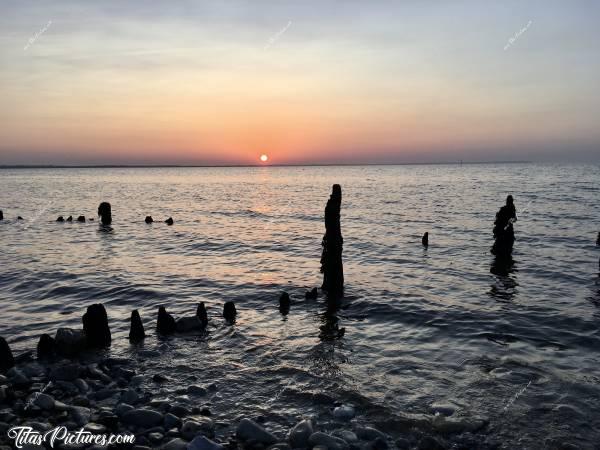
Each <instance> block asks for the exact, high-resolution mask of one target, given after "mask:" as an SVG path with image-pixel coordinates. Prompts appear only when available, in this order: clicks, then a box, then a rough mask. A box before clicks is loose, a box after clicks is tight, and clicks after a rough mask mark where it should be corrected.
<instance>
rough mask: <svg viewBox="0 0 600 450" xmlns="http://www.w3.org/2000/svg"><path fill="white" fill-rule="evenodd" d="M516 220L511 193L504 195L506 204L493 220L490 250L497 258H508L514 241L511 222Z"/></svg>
mask: <svg viewBox="0 0 600 450" xmlns="http://www.w3.org/2000/svg"><path fill="white" fill-rule="evenodd" d="M516 221H517V212H516V210H515V205H514V203H513V197H512V195H509V196H508V197H506V205H504V206H503V207H502V208H500V211H498V213H497V214H496V221H495V222H494V239H495V242H494V245H493V246H492V249H491V252H492V254H494V255H496V256H497V257H499V258H509V257H510V255H511V254H512V250H513V244H514V243H515V231H514V229H513V223H514V222H516Z"/></svg>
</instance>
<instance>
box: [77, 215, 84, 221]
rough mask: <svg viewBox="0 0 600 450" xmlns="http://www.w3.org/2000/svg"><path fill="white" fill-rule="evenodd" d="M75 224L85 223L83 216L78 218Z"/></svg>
mask: <svg viewBox="0 0 600 450" xmlns="http://www.w3.org/2000/svg"><path fill="white" fill-rule="evenodd" d="M77 222H85V216H79V217H78V218H77Z"/></svg>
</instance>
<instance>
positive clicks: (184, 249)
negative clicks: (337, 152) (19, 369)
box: [0, 164, 600, 448]
mask: <svg viewBox="0 0 600 450" xmlns="http://www.w3.org/2000/svg"><path fill="white" fill-rule="evenodd" d="M599 180H600V167H599V166H591V165H588V166H584V165H580V166H576V165H573V166H561V165H534V164H523V165H516V164H515V165H464V166H458V165H448V166H444V165H436V166H385V167H383V166H382V167H377V166H371V167H296V168H276V167H272V168H268V167H263V168H156V169H49V170H45V169H44V170H42V169H39V170H1V171H0V209H2V210H3V211H4V216H5V220H4V221H3V222H0V242H1V246H2V250H1V252H0V310H1V311H2V314H0V330H1V332H0V334H1V335H3V336H5V337H6V338H7V339H8V341H9V343H10V344H11V346H12V347H13V348H14V349H17V350H18V351H24V350H28V349H33V348H34V346H35V343H36V342H37V337H38V336H39V335H40V334H41V333H44V332H49V333H52V334H53V333H54V331H55V330H56V329H57V328H58V327H63V326H77V327H79V326H80V324H81V315H82V313H83V312H84V309H85V307H86V306H87V305H89V304H90V303H92V302H102V303H104V304H105V305H106V307H107V310H108V314H109V317H110V324H111V327H112V331H113V338H114V340H113V346H112V349H111V352H112V354H115V355H121V356H122V355H127V356H130V357H131V358H137V359H138V360H139V365H140V367H141V368H143V369H144V370H146V371H147V373H148V374H149V376H150V375H152V374H154V373H162V374H165V375H167V376H168V377H169V378H170V382H168V383H166V384H165V385H164V387H162V388H161V389H160V390H157V391H156V396H157V397H160V396H168V395H170V394H171V393H172V392H173V391H174V390H176V388H177V387H180V386H181V385H182V384H185V383H186V382H188V380H189V378H190V376H192V375H193V376H196V377H197V378H198V380H200V381H206V382H207V383H208V382H217V383H218V384H219V386H220V390H219V394H218V395H217V396H215V397H214V398H213V399H212V408H213V409H214V411H215V412H216V414H217V415H219V414H220V415H221V416H222V417H223V418H225V419H228V420H230V421H231V420H234V418H236V417H239V416H241V415H244V414H249V415H253V416H256V415H259V414H260V415H263V416H265V417H266V418H267V419H268V421H270V422H271V425H270V426H271V428H272V427H275V428H276V427H277V426H281V429H284V428H286V427H289V424H293V423H294V422H295V420H296V418H297V417H298V416H300V415H306V414H316V415H319V414H321V415H323V414H325V415H326V414H327V411H328V408H329V405H327V404H321V403H319V402H315V398H320V397H319V396H316V397H315V396H314V395H312V394H326V395H328V396H331V397H333V398H334V399H335V400H336V401H340V402H345V403H351V404H354V405H355V406H357V407H358V410H359V416H360V419H361V420H362V421H364V422H368V423H372V424H374V425H376V426H377V427H379V428H380V429H382V430H384V431H387V432H389V433H391V434H392V435H394V436H396V437H400V436H402V435H403V434H404V433H405V432H404V431H403V430H401V429H400V427H399V426H398V424H399V423H401V422H402V421H401V420H399V419H398V418H401V417H403V416H402V415H403V414H406V413H411V414H425V415H429V416H431V415H432V411H433V410H432V405H434V404H436V403H437V404H445V405H450V406H451V407H452V408H454V409H455V411H456V412H455V413H454V417H458V418H463V419H464V420H467V421H473V420H475V419H476V418H484V419H487V420H489V425H488V426H487V427H486V428H484V429H483V430H482V431H480V432H479V433H478V434H476V435H475V436H476V440H477V441H479V442H480V443H481V446H482V448H487V447H493V446H494V445H498V446H500V447H502V448H515V447H519V448H542V447H547V448H552V447H553V446H557V445H558V444H557V443H560V442H571V443H574V444H578V445H580V446H581V447H582V448H598V442H600V370H599V367H600V333H599V327H600V282H599V274H598V258H599V256H600V249H599V248H597V247H596V246H595V239H596V233H597V232H598V229H599V224H598V218H599V217H600V202H599V201H598V200H599V198H600V197H599V195H598V194H599V192H600V187H599V184H598V183H599ZM333 183H340V184H341V185H342V188H343V194H344V197H343V202H342V232H343V235H344V239H345V242H344V244H345V246H344V262H345V275H346V298H345V299H344V301H343V303H342V305H341V307H340V308H339V309H338V310H337V311H334V312H333V313H331V312H330V313H326V308H325V305H324V302H323V299H321V298H320V299H319V300H318V301H308V300H305V299H304V295H303V294H304V292H305V290H306V289H309V288H311V287H313V286H318V285H320V281H321V277H320V274H319V258H320V252H321V247H320V243H321V238H322V235H323V232H324V226H323V211H324V207H325V203H326V201H327V198H328V196H329V193H330V190H331V185H332V184H333ZM509 193H511V194H513V195H514V197H515V204H516V207H517V214H518V215H519V221H518V222H517V224H516V226H515V232H516V243H515V251H514V255H513V256H514V260H515V261H514V266H513V267H512V269H511V271H510V272H509V273H507V274H505V275H502V274H500V275H495V274H494V273H491V272H490V267H491V264H492V256H491V255H490V253H489V248H490V246H491V244H492V226H493V220H494V215H495V213H496V211H497V210H498V208H499V207H500V206H502V204H503V202H504V199H505V197H506V195H507V194H509ZM104 200H106V201H109V202H111V204H112V208H113V220H114V222H113V231H112V232H109V233H107V232H100V231H99V227H98V223H97V222H88V223H85V224H79V223H71V224H68V223H63V224H60V223H56V222H55V221H54V220H55V219H56V217H57V216H58V215H63V216H65V217H66V216H68V215H73V216H75V217H76V216H77V215H79V214H84V215H86V216H87V217H95V212H96V208H97V206H98V204H99V203H100V201H104ZM17 215H21V216H23V217H24V218H25V219H26V220H25V221H22V222H20V223H19V222H17V221H16V220H15V218H16V216H17ZM146 215H152V216H153V217H154V219H155V220H157V222H156V223H154V224H152V225H146V224H145V223H144V217H145V216H146ZM168 216H172V217H173V219H174V220H175V225H173V226H172V227H169V226H166V225H165V224H163V223H162V220H164V219H166V218H167V217H168ZM96 220H97V219H96ZM425 231H429V233H430V246H429V249H428V250H424V249H423V248H422V246H421V235H422V234H423V232H425ZM283 290H286V291H288V292H289V293H290V295H291V297H292V302H293V304H292V308H291V312H290V314H289V315H288V316H287V318H286V317H283V316H282V315H281V314H280V313H279V311H278V308H277V305H278V297H279V295H280V293H281V292H282V291H283ZM227 300H233V301H235V302H236V304H237V306H238V312H239V317H238V321H237V324H236V325H235V326H227V325H225V324H224V323H223V321H222V319H221V317H220V314H221V308H222V304H223V303H224V302H225V301H227ZM199 301H204V302H205V303H206V304H207V306H208V311H209V316H210V317H211V325H210V328H209V333H208V334H207V335H206V336H186V337H176V338H168V339H162V338H159V337H157V336H156V335H155V331H154V321H155V318H156V308H157V306H158V305H161V304H164V305H167V307H168V310H169V311H170V312H171V313H173V314H174V315H176V316H181V315H193V314H194V311H195V304H196V303H197V302H199ZM135 308H137V309H139V310H140V313H141V315H142V318H143V320H144V321H145V324H146V328H147V332H148V334H149V336H148V338H147V339H146V341H145V343H144V344H143V346H142V348H143V349H158V350H159V351H160V353H161V356H159V357H147V356H141V355H140V353H139V352H140V347H132V346H130V345H129V342H128V340H127V338H126V336H127V333H128V322H129V315H130V313H131V310H132V309H135ZM332 314H333V315H334V316H335V317H336V318H337V319H338V320H339V326H340V327H345V328H346V334H345V336H344V337H343V338H341V339H333V340H332V339H330V338H329V337H328V335H327V333H325V332H323V327H324V324H326V323H327V322H328V321H331V320H332ZM322 397H325V395H323V396H322ZM448 439H449V441H450V442H452V440H453V439H458V438H455V437H452V436H450V437H448Z"/></svg>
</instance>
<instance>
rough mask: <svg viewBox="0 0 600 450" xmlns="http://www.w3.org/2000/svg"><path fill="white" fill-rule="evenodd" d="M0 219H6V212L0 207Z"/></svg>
mask: <svg viewBox="0 0 600 450" xmlns="http://www.w3.org/2000/svg"><path fill="white" fill-rule="evenodd" d="M0 220H4V213H3V212H2V210H1V209H0Z"/></svg>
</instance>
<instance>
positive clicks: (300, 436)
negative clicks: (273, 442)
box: [288, 420, 314, 448]
mask: <svg viewBox="0 0 600 450" xmlns="http://www.w3.org/2000/svg"><path fill="white" fill-rule="evenodd" d="M313 432H314V430H313V424H312V421H310V420H301V421H300V422H298V423H297V424H296V425H295V426H294V428H292V429H291V430H290V433H289V435H288V440H289V441H290V444H291V446H292V447H293V448H306V447H308V439H309V438H310V436H311V435H312V434H313Z"/></svg>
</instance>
